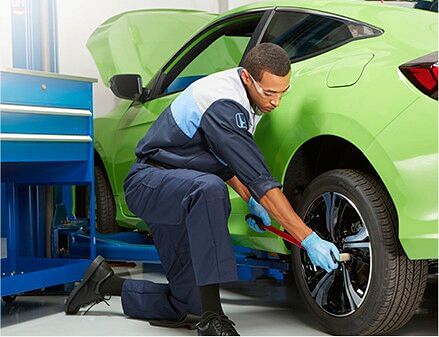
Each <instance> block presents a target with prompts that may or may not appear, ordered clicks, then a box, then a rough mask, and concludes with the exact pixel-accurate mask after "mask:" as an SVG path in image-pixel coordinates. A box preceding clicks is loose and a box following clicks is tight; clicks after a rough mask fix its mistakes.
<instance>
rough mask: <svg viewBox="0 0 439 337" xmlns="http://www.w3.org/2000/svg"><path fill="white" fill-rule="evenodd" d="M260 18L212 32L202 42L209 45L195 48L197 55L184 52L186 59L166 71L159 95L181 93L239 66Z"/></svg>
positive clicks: (238, 22)
mask: <svg viewBox="0 0 439 337" xmlns="http://www.w3.org/2000/svg"><path fill="white" fill-rule="evenodd" d="M261 16H262V13H261V14H257V15H252V16H249V17H246V18H241V19H240V20H238V21H235V22H232V23H229V24H228V25H226V26H224V27H221V28H220V29H219V30H218V29H217V30H215V31H214V32H212V33H211V34H210V35H208V36H207V37H206V38H205V39H204V40H205V41H208V43H206V44H205V46H204V47H203V48H200V47H199V46H198V49H199V51H198V53H197V54H196V56H193V55H191V50H189V51H187V53H186V54H187V56H184V57H183V58H182V59H181V60H180V61H179V62H178V63H177V64H176V65H175V66H174V67H173V69H171V70H169V75H168V76H167V78H166V80H165V83H164V86H163V90H162V93H161V95H167V94H171V93H174V92H178V91H182V90H184V89H185V88H187V87H188V86H189V85H190V84H191V83H192V82H194V81H196V80H197V79H199V78H202V77H204V76H207V75H210V74H213V73H215V72H219V71H222V70H226V69H230V68H234V67H238V66H239V63H240V61H241V59H242V56H243V55H244V52H245V50H246V48H247V45H248V44H249V42H250V39H251V37H252V35H253V32H254V30H255V29H256V26H257V24H258V22H259V20H260V18H261ZM196 48H197V47H193V49H196Z"/></svg>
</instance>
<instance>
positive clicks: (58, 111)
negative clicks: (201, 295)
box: [0, 104, 91, 117]
mask: <svg viewBox="0 0 439 337" xmlns="http://www.w3.org/2000/svg"><path fill="white" fill-rule="evenodd" d="M0 111H1V112H15V113H26V114H39V115H61V116H75V117H80V116H81V117H82V116H91V112H90V111H89V110H81V109H65V108H49V107H43V106H28V105H15V104H0Z"/></svg>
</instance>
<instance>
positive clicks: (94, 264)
mask: <svg viewBox="0 0 439 337" xmlns="http://www.w3.org/2000/svg"><path fill="white" fill-rule="evenodd" d="M104 261H105V259H104V258H103V257H102V256H100V255H98V256H97V257H96V258H95V259H94V260H93V262H92V263H91V265H90V266H89V267H88V268H87V270H86V271H85V274H84V277H83V279H82V281H81V283H80V284H79V285H78V286H77V287H76V288H75V289H73V291H72V292H71V293H70V295H69V297H67V299H66V303H65V307H64V311H65V313H66V314H67V315H75V314H77V313H78V311H79V309H81V306H79V307H78V308H74V310H73V309H72V308H69V306H70V304H71V303H72V301H73V299H74V298H75V297H76V295H77V294H78V293H79V291H80V290H81V289H82V288H83V287H84V284H85V283H87V281H88V280H89V279H90V277H92V276H93V274H94V273H95V272H96V270H97V269H98V268H99V266H100V265H101V264H102V262H104Z"/></svg>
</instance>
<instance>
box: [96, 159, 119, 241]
mask: <svg viewBox="0 0 439 337" xmlns="http://www.w3.org/2000/svg"><path fill="white" fill-rule="evenodd" d="M95 196H96V199H95V201H96V227H97V229H98V232H99V233H102V234H106V233H115V232H119V231H120V230H121V228H120V227H119V226H118V225H117V224H116V207H115V203H114V196H113V193H112V191H111V187H110V183H109V182H108V179H107V175H106V173H105V170H104V168H103V167H102V166H100V165H95Z"/></svg>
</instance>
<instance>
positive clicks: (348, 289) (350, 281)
mask: <svg viewBox="0 0 439 337" xmlns="http://www.w3.org/2000/svg"><path fill="white" fill-rule="evenodd" d="M298 213H299V214H300V215H301V217H302V218H303V219H304V221H305V222H306V223H308V224H309V225H310V226H311V227H312V229H313V230H314V231H315V232H316V233H317V234H318V235H320V237H322V238H323V239H325V240H329V241H331V242H333V243H334V244H335V245H336V246H337V247H338V248H339V250H340V252H346V253H349V254H350V255H351V260H350V261H348V262H342V263H340V264H339V268H338V269H337V270H335V271H333V272H331V273H326V272H325V271H324V270H322V269H320V268H316V267H315V266H313V265H312V264H311V262H310V260H309V258H308V256H307V254H306V252H305V251H303V250H299V249H293V254H292V259H293V270H294V275H295V279H296V283H297V286H298V289H299V292H300V293H301V294H302V297H303V299H304V301H305V303H306V304H307V307H308V308H309V309H310V311H311V312H312V313H313V314H314V315H315V317H316V318H317V321H318V322H319V323H320V324H321V326H322V327H323V329H325V330H326V331H328V332H329V333H332V334H337V335H363V334H383V333H388V332H390V331H392V330H395V329H397V328H399V327H401V326H402V325H404V324H405V323H406V322H407V321H408V320H409V319H410V318H411V317H412V315H413V314H414V312H415V310H416V308H417V307H418V306H419V304H420V301H421V299H422V296H423V293H424V289H425V285H426V281H427V273H428V268H427V263H426V262H425V261H411V260H409V259H408V258H407V257H406V256H405V254H404V252H403V251H402V248H401V246H400V244H399V242H398V238H397V233H396V229H397V217H396V212H395V209H394V206H393V204H392V202H391V200H390V198H389V196H388V194H387V192H386V191H385V190H384V189H383V187H382V184H381V183H380V182H379V181H377V179H375V178H373V177H371V176H369V175H367V174H364V173H361V172H359V171H354V170H333V171H329V172H326V173H324V174H322V175H320V176H318V177H317V178H315V179H314V180H313V181H312V182H311V183H310V184H309V186H308V187H307V188H306V190H305V191H304V195H303V199H302V203H301V205H299V207H298Z"/></svg>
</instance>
